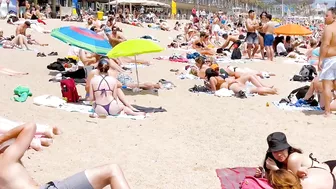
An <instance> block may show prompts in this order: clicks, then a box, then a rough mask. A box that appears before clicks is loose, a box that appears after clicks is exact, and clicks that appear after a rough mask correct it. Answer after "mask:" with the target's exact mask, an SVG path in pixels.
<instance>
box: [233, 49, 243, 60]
mask: <svg viewBox="0 0 336 189" xmlns="http://www.w3.org/2000/svg"><path fill="white" fill-rule="evenodd" d="M241 58H242V53H241V51H240V49H239V48H235V49H233V51H232V54H231V59H232V60H237V59H241Z"/></svg>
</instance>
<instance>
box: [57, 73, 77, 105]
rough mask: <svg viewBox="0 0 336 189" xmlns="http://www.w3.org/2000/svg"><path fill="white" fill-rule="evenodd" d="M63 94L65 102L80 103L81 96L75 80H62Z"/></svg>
mask: <svg viewBox="0 0 336 189" xmlns="http://www.w3.org/2000/svg"><path fill="white" fill-rule="evenodd" d="M61 92H62V97H63V98H64V99H65V101H67V102H78V100H79V96H78V92H77V88H76V83H75V80H74V79H72V78H70V79H63V80H61Z"/></svg>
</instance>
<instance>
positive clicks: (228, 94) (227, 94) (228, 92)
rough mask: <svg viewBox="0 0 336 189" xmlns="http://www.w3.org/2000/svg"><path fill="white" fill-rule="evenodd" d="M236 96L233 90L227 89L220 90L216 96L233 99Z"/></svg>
mask: <svg viewBox="0 0 336 189" xmlns="http://www.w3.org/2000/svg"><path fill="white" fill-rule="evenodd" d="M234 94H235V93H234V92H233V91H232V90H229V89H226V88H222V89H219V90H218V91H216V92H215V96H218V97H231V96H234Z"/></svg>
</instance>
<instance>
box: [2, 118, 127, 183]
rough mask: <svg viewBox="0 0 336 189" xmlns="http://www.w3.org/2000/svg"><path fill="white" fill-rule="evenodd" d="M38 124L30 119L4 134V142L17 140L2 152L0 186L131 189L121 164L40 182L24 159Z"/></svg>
mask: <svg viewBox="0 0 336 189" xmlns="http://www.w3.org/2000/svg"><path fill="white" fill-rule="evenodd" d="M35 133H36V125H35V124H33V123H26V124H24V125H21V126H18V127H15V128H14V129H12V130H10V131H8V132H7V133H5V134H3V135H1V136H0V144H3V143H4V142H6V141H8V140H11V139H15V142H14V143H12V144H10V145H9V146H8V147H6V148H5V149H4V150H3V152H2V153H1V155H0V166H1V170H0V186H1V188H6V189H22V188H40V189H51V188H58V189H65V188H71V189H83V188H87V189H89V188H90V189H103V188H104V187H106V186H110V187H111V188H120V189H129V188H130V187H129V185H128V183H127V181H126V179H125V177H124V174H123V172H122V170H121V169H120V167H119V166H118V165H116V164H108V165H103V166H100V167H96V168H91V169H86V170H85V171H83V172H80V173H77V174H75V175H74V176H71V177H69V178H67V179H64V180H62V181H51V182H48V183H47V184H43V185H40V184H38V183H36V182H35V181H34V179H33V178H31V177H30V176H29V174H28V171H27V170H26V168H25V167H24V165H23V164H22V162H21V158H22V157H23V156H24V154H25V152H26V150H27V149H28V148H29V146H30V144H31V142H32V140H33V138H34V135H35Z"/></svg>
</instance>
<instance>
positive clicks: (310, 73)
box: [299, 65, 317, 81]
mask: <svg viewBox="0 0 336 189" xmlns="http://www.w3.org/2000/svg"><path fill="white" fill-rule="evenodd" d="M299 75H301V76H303V77H308V78H309V80H310V81H311V80H313V79H314V76H316V75H317V72H316V68H315V67H314V66H313V65H304V66H302V68H301V70H300V72H299Z"/></svg>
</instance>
